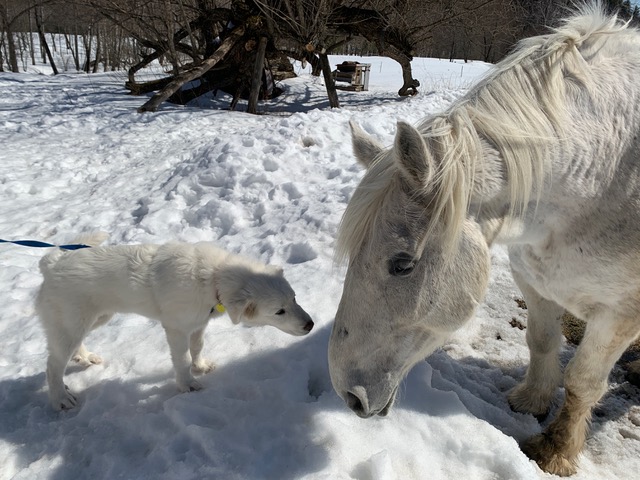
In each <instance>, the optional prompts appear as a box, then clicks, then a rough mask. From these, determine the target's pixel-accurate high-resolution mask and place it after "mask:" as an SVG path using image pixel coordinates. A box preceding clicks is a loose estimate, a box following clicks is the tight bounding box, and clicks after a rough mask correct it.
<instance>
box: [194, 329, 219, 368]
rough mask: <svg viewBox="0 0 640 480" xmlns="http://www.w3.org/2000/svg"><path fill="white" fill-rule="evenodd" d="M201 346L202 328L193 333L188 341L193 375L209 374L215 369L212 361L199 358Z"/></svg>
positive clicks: (202, 339) (202, 342) (202, 344)
mask: <svg viewBox="0 0 640 480" xmlns="http://www.w3.org/2000/svg"><path fill="white" fill-rule="evenodd" d="M203 346H204V327H203V328H201V329H200V330H196V331H195V332H193V333H192V334H191V338H190V339H189V350H190V351H191V372H192V373H194V374H195V375H202V374H203V373H209V372H210V371H211V370H213V369H214V368H215V367H216V366H215V364H214V363H213V362H212V361H210V360H207V359H206V358H202V357H201V353H202V347H203Z"/></svg>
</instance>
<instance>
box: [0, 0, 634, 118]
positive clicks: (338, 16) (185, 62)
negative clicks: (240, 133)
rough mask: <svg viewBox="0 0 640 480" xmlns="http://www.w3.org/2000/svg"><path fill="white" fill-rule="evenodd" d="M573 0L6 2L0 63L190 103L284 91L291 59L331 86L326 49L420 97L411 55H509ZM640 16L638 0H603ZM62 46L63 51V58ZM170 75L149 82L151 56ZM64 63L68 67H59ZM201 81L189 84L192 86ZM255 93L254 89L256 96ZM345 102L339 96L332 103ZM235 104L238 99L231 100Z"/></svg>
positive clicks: (1, 3)
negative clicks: (359, 60) (395, 73)
mask: <svg viewBox="0 0 640 480" xmlns="http://www.w3.org/2000/svg"><path fill="white" fill-rule="evenodd" d="M574 3H575V2H574V1H573V0H65V1H62V0H0V71H3V70H5V69H6V70H10V71H13V72H20V71H24V70H25V69H26V67H27V65H28V64H33V65H35V64H37V63H39V62H43V63H49V64H50V65H51V67H52V69H53V72H54V73H57V70H58V68H59V67H62V68H64V69H65V70H69V69H75V70H78V71H80V70H84V71H85V72H97V71H107V70H122V69H127V70H128V81H127V87H128V88H129V89H130V90H131V91H132V93H138V94H139V93H146V92H150V91H154V90H161V92H160V93H159V94H158V95H157V96H156V98H155V99H154V102H152V104H151V105H145V106H143V110H146V109H155V108H157V104H158V102H160V101H165V100H169V101H175V102H179V103H183V102H187V101H189V100H190V99H192V98H195V97H197V96H199V95H202V94H203V93H206V92H207V91H212V90H213V91H217V90H219V89H222V90H224V91H228V92H229V93H231V94H232V95H233V96H234V102H237V100H238V98H240V97H242V98H247V97H252V98H253V99H254V100H253V102H254V105H255V101H256V99H257V98H270V97H271V96H274V95H277V93H278V92H277V91H276V90H277V89H274V88H273V79H274V78H275V79H277V75H279V72H278V69H279V66H283V67H284V68H285V69H286V66H289V67H290V64H289V62H288V60H287V57H290V58H295V59H298V60H301V61H303V62H309V63H311V65H312V66H313V72H314V74H317V75H320V74H321V73H323V74H324V75H325V80H326V82H325V83H326V84H327V86H328V90H329V87H330V86H331V84H332V81H331V80H330V75H331V72H330V69H329V64H328V59H327V55H328V54H331V53H349V54H358V55H382V56H387V57H390V58H393V59H394V60H396V61H397V62H398V63H399V64H400V65H401V67H402V76H403V78H402V87H401V88H400V90H399V91H398V94H399V95H414V94H415V93H417V87H418V86H419V82H418V81H417V80H416V79H414V78H413V77H412V72H411V59H412V58H413V57H414V56H423V57H438V58H450V59H454V58H457V59H464V60H465V61H466V60H475V59H477V60H484V61H488V62H495V61H497V60H499V59H501V58H502V57H503V56H504V55H505V54H506V53H508V51H509V50H510V49H511V48H512V46H513V45H514V43H515V42H517V41H518V40H519V39H521V38H523V37H527V36H531V35H534V34H538V33H541V32H544V31H546V29H547V27H549V26H553V25H554V24H556V23H557V21H558V19H559V18H562V17H564V16H566V14H567V12H568V11H570V9H571V6H572V5H573V4H574ZM602 3H603V4H604V5H606V7H607V9H608V10H610V11H612V12H614V11H615V12H618V14H619V15H620V16H621V17H622V18H624V19H630V20H631V21H632V22H635V23H640V11H639V9H638V7H637V6H633V5H632V4H631V3H630V1H629V0H624V1H622V0H602ZM63 51H64V54H63ZM155 61H157V62H159V63H160V64H162V65H163V67H164V70H165V72H166V73H167V74H168V75H169V76H168V77H166V78H163V79H160V80H157V81H154V82H148V81H147V82H143V83H140V82H139V80H138V79H137V78H136V74H137V73H138V72H139V71H140V70H142V69H143V68H144V67H146V66H148V65H149V64H151V63H152V62H155ZM60 62H63V65H61V64H60ZM193 80H198V81H199V83H197V84H196V85H195V87H192V88H190V89H189V90H185V88H183V87H185V86H186V85H187V84H189V82H192V81H193ZM249 92H250V93H249ZM328 93H329V97H330V101H331V104H332V106H337V97H335V96H334V98H333V100H332V94H331V91H329V92H328ZM233 105H234V103H232V108H233Z"/></svg>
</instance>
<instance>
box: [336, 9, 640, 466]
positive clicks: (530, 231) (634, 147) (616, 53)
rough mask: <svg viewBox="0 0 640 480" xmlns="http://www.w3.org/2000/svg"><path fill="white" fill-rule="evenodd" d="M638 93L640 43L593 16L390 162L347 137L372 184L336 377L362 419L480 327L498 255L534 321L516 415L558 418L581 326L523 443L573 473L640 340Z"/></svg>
mask: <svg viewBox="0 0 640 480" xmlns="http://www.w3.org/2000/svg"><path fill="white" fill-rule="evenodd" d="M639 79H640V32H638V31H637V30H635V29H633V28H630V27H628V25H626V24H622V23H620V22H619V21H618V20H617V19H616V18H615V17H607V16H606V15H605V14H604V13H602V11H601V8H600V6H599V4H595V5H587V6H584V7H582V8H581V10H580V11H579V12H578V14H577V15H576V16H574V17H572V18H568V19H567V20H566V21H564V22H563V24H562V26H561V27H559V28H558V29H556V30H554V31H553V32H552V33H550V34H548V35H545V36H540V37H535V38H530V39H528V40H525V41H523V42H522V43H521V44H520V45H519V46H518V48H517V49H516V51H515V52H514V53H513V54H511V55H510V56H509V57H507V58H506V59H505V60H504V61H502V62H501V63H500V64H498V65H497V66H496V67H495V68H494V69H493V70H492V73H491V74H490V75H489V76H488V77H487V78H485V79H484V80H483V81H482V82H481V83H479V84H478V85H477V86H476V87H475V88H473V89H472V90H471V91H470V92H469V93H468V94H467V95H466V96H465V97H464V98H462V99H460V100H459V101H457V102H456V103H454V104H453V106H452V107H451V108H450V109H449V110H448V111H446V112H444V113H443V114H440V115H436V116H434V117H431V118H428V119H427V120H425V121H424V122H423V123H421V124H420V125H419V126H418V127H417V129H415V128H413V127H412V126H410V125H408V124H405V123H399V124H398V131H397V135H396V139H395V143H394V146H393V147H392V148H391V149H389V150H385V149H383V148H382V147H381V146H380V145H379V144H378V143H377V142H376V141H375V140H373V139H371V138H368V137H367V136H366V135H365V134H364V132H363V131H362V130H361V129H360V128H359V127H357V126H355V125H353V124H352V134H353V145H354V151H355V155H356V157H357V158H358V160H359V161H360V162H361V163H362V164H363V165H365V167H366V168H367V172H366V174H365V176H364V178H363V179H362V181H361V183H360V185H359V186H358V188H357V189H356V191H355V193H354V195H353V197H352V199H351V201H350V202H349V205H348V207H347V210H346V212H345V214H344V217H343V220H342V224H341V227H340V232H339V236H338V248H337V255H338V258H339V259H342V260H345V259H348V260H349V267H348V270H347V274H346V278H345V283H344V291H343V295H342V299H341V301H340V305H339V308H338V312H337V314H336V320H335V325H334V327H333V332H332V335H331V339H330V344H329V363H330V371H331V379H332V382H333V385H334V388H335V389H336V391H337V392H338V394H339V395H340V396H341V397H342V398H343V399H344V400H345V401H346V403H347V404H348V406H349V407H350V408H351V409H352V410H354V411H355V413H357V414H358V415H359V416H361V417H364V418H366V417H370V416H372V415H375V414H378V415H385V414H386V413H387V412H388V410H389V408H390V407H391V405H392V404H393V401H394V398H395V394H396V390H397V388H398V384H399V382H400V381H401V380H402V378H403V377H404V376H405V375H406V373H407V372H408V371H409V369H411V367H412V366H413V365H415V364H416V362H418V361H420V360H422V359H424V358H425V357H426V356H427V355H429V354H430V353H432V352H433V351H434V349H436V348H438V347H439V346H441V345H442V344H443V343H444V342H445V341H446V338H447V337H448V335H450V333H451V332H453V331H454V330H456V329H458V328H460V327H462V326H463V325H464V324H465V323H466V322H467V321H468V320H469V318H471V317H472V316H473V313H474V309H475V308H476V306H477V305H478V303H479V302H481V301H482V299H483V296H484V293H485V290H486V287H487V283H488V279H489V268H490V255H489V248H490V246H491V245H492V244H493V243H494V242H496V243H504V244H507V245H508V249H509V255H510V260H511V265H512V270H513V276H514V278H515V281H516V282H517V284H518V286H519V287H520V289H521V290H522V292H523V294H524V297H525V299H526V302H527V306H528V311H529V320H528V328H527V334H526V335H527V337H526V338H527V343H528V346H529V349H530V355H531V361H530V365H529V369H528V371H527V374H526V378H525V379H524V381H523V382H522V383H521V384H520V385H518V386H517V387H516V388H515V389H513V390H512V391H511V392H510V394H509V401H510V404H511V405H512V407H513V408H514V409H515V410H518V411H521V412H530V413H533V414H536V415H538V414H545V413H547V412H548V411H549V408H550V403H551V401H552V399H553V398H554V393H555V391H556V388H557V387H558V386H559V385H560V384H561V383H562V380H563V374H562V371H561V368H560V363H559V358H558V357H559V350H560V346H561V336H562V335H561V321H560V317H561V315H562V313H563V311H564V310H565V309H566V310H568V311H570V312H572V313H573V314H574V315H576V316H578V317H579V318H581V319H584V320H585V321H587V329H586V333H585V335H584V339H583V340H582V343H581V345H580V346H579V347H578V349H577V351H576V354H575V356H574V358H573V359H572V360H571V362H570V363H569V364H568V366H567V367H566V370H565V372H564V388H565V400H564V404H563V406H562V408H561V410H560V411H559V413H558V415H557V416H556V418H555V419H554V420H553V422H552V423H551V424H550V425H549V426H548V427H547V428H546V430H545V431H544V432H543V433H542V434H540V435H537V436H535V437H533V438H531V439H529V440H528V441H527V442H525V444H524V445H523V450H524V452H525V453H526V454H527V455H529V456H530V457H531V458H533V459H534V460H536V461H537V462H538V464H539V465H540V466H541V468H542V469H543V470H545V471H547V472H551V473H555V474H559V475H570V474H573V473H574V472H575V471H576V462H577V456H578V454H579V453H580V451H581V449H582V447H583V444H584V441H585V437H586V432H587V427H588V420H589V418H590V412H591V409H592V407H593V406H594V404H595V403H596V402H597V401H598V400H599V399H600V397H601V396H602V395H603V393H604V392H605V390H606V387H607V376H608V374H609V371H610V370H611V368H612V366H613V364H614V362H615V361H616V360H617V359H618V358H619V357H620V355H621V354H622V352H623V351H624V350H625V348H626V347H627V346H628V345H629V344H630V343H631V342H632V341H633V340H634V339H635V338H636V336H637V335H638V334H639V333H640V319H639V318H638V313H639V312H640V108H639V107H638V105H640V81H639Z"/></svg>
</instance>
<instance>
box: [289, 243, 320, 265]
mask: <svg viewBox="0 0 640 480" xmlns="http://www.w3.org/2000/svg"><path fill="white" fill-rule="evenodd" d="M317 257H318V254H317V253H316V251H315V250H314V249H313V247H311V245H309V244H308V243H292V244H291V246H290V247H289V258H287V263H290V264H292V265H297V264H299V263H304V262H308V261H311V260H313V259H315V258H317Z"/></svg>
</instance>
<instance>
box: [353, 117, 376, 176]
mask: <svg viewBox="0 0 640 480" xmlns="http://www.w3.org/2000/svg"><path fill="white" fill-rule="evenodd" d="M349 126H350V127H351V141H352V143H353V153H354V154H355V156H356V159H357V160H358V162H360V163H361V164H362V165H363V166H364V167H365V168H369V167H370V166H371V164H372V163H373V160H374V159H375V158H376V157H377V156H378V155H379V154H380V152H382V151H383V150H384V147H383V146H382V145H380V144H379V143H378V142H377V141H376V140H374V139H373V137H371V136H369V135H367V134H366V133H365V131H364V130H362V128H360V126H359V125H358V124H357V123H356V122H354V121H353V120H350V121H349Z"/></svg>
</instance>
